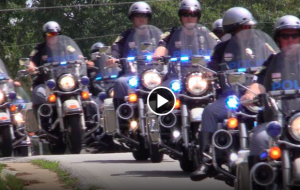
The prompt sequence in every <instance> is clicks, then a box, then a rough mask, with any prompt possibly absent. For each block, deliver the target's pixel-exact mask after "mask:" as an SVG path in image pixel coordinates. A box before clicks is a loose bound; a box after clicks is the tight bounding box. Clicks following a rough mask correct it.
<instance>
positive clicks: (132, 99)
mask: <svg viewBox="0 0 300 190" xmlns="http://www.w3.org/2000/svg"><path fill="white" fill-rule="evenodd" d="M137 99H138V98H137V95H136V94H129V98H128V101H129V102H130V103H136V102H137Z"/></svg>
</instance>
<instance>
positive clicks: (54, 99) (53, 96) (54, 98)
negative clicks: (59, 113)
mask: <svg viewBox="0 0 300 190" xmlns="http://www.w3.org/2000/svg"><path fill="white" fill-rule="evenodd" d="M48 101H49V102H51V103H54V102H56V96H55V95H54V94H51V95H50V96H49V97H48Z"/></svg>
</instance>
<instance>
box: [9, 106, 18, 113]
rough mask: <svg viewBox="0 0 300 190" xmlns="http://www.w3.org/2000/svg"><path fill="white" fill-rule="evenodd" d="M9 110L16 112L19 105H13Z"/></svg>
mask: <svg viewBox="0 0 300 190" xmlns="http://www.w3.org/2000/svg"><path fill="white" fill-rule="evenodd" d="M9 110H10V111H11V112H15V111H17V106H16V105H11V106H10V108H9Z"/></svg>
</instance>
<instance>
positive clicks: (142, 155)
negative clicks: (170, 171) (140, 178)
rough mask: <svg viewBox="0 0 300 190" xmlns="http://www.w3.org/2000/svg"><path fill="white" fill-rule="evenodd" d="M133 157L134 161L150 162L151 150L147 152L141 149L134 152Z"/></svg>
mask: <svg viewBox="0 0 300 190" xmlns="http://www.w3.org/2000/svg"><path fill="white" fill-rule="evenodd" d="M132 155H133V157H134V159H135V160H137V161H145V160H148V158H149V156H150V154H149V150H147V149H145V148H140V149H138V150H134V151H133V152H132Z"/></svg>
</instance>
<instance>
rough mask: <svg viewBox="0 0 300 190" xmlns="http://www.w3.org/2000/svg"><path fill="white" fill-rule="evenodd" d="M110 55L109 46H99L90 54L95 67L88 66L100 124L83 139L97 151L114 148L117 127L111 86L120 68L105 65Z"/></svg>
mask: <svg viewBox="0 0 300 190" xmlns="http://www.w3.org/2000/svg"><path fill="white" fill-rule="evenodd" d="M110 57H111V55H110V47H109V46H103V47H100V48H99V51H97V52H95V53H93V54H92V55H91V61H93V62H94V63H95V67H92V68H90V70H91V71H90V73H91V76H90V80H91V84H90V90H91V92H92V94H93V97H94V100H95V101H96V102H97V103H98V105H99V111H100V116H101V117H100V123H101V125H100V127H99V128H98V129H97V131H96V132H95V133H93V134H91V135H90V137H89V138H86V139H85V141H84V144H85V145H87V146H88V147H94V148H96V149H98V150H99V151H103V150H104V151H105V150H106V151H113V150H114V145H115V144H114V142H113V136H114V133H115V131H116V128H117V127H116V126H117V124H116V119H115V117H116V113H115V110H114V106H113V96H114V89H113V87H114V83H115V80H116V79H117V78H118V76H119V73H120V71H121V69H120V67H119V66H118V65H112V66H106V61H107V59H109V58H110ZM88 70H89V69H88Z"/></svg>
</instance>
